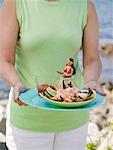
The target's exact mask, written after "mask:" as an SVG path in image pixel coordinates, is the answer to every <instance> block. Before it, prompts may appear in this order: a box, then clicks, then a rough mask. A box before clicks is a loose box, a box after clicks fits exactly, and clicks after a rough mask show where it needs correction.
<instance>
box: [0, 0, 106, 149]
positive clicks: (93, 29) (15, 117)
mask: <svg viewBox="0 0 113 150" xmlns="http://www.w3.org/2000/svg"><path fill="white" fill-rule="evenodd" d="M87 6H88V7H87ZM98 39H99V33H98V21H97V16H96V12H95V8H94V6H93V5H92V3H91V2H87V0H79V1H78V0H75V1H74V0H69V1H68V0H34V1H29V0H15V1H8V0H4V5H3V7H2V9H1V10H0V74H1V76H2V77H3V78H4V80H6V81H7V82H8V83H9V84H10V85H11V86H12V89H11V91H10V95H9V104H8V113H7V114H8V116H7V131H6V134H7V135H6V138H7V141H6V142H7V146H8V148H9V150H83V149H84V145H85V141H86V135H87V127H88V123H87V122H88V119H89V111H76V112H73V111H72V112H71V111H70V112H67V111H65V112H64V111H63V112H62V111H58V112H57V111H46V110H42V109H36V108H33V107H31V106H26V104H24V103H22V102H21V101H20V100H19V99H18V96H19V93H20V92H22V91H24V90H25V89H26V88H34V86H35V78H36V77H37V78H38V82H39V84H42V83H52V82H54V81H55V80H56V79H57V76H56V70H58V69H60V70H61V69H62V68H63V64H65V61H66V60H67V58H73V59H74V62H75V65H76V76H75V77H74V80H75V82H76V83H77V85H78V86H79V87H80V88H82V87H83V86H84V85H85V86H87V87H90V88H92V89H95V90H96V91H97V92H99V93H100V94H103V95H105V93H104V91H103V90H102V89H101V87H100V86H99V85H98V83H97V82H98V78H99V76H100V73H101V63H100V59H99V52H98ZM81 46H82V47H83V55H84V56H83V64H84V74H83V76H82V73H81V71H80V68H79V64H78V60H77V54H78V50H79V49H80V47H81ZM59 67H61V68H59ZM83 77H84V80H83Z"/></svg>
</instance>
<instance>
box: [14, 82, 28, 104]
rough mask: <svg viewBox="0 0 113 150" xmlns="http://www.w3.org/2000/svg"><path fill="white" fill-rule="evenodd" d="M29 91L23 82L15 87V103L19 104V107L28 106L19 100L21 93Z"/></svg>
mask: <svg viewBox="0 0 113 150" xmlns="http://www.w3.org/2000/svg"><path fill="white" fill-rule="evenodd" d="M26 90H28V88H27V87H26V86H25V85H23V84H22V83H21V82H19V83H16V84H15V86H14V101H15V103H17V104H18V105H19V106H27V104H25V103H23V102H22V101H20V99H19V95H20V93H21V92H24V91H26Z"/></svg>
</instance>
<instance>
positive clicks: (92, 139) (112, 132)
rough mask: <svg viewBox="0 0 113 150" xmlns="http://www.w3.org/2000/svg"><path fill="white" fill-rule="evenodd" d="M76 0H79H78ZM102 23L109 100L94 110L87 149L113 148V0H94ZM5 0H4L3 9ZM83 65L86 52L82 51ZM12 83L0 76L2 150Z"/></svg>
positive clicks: (104, 78) (104, 81) (3, 149)
mask: <svg viewBox="0 0 113 150" xmlns="http://www.w3.org/2000/svg"><path fill="white" fill-rule="evenodd" d="M75 1H76V0H75ZM93 3H94V5H95V7H96V11H97V14H98V19H99V23H100V43H99V51H100V56H101V60H102V65H103V70H102V75H101V77H100V80H99V82H100V84H101V86H103V88H104V89H105V91H106V92H107V96H106V104H105V105H104V106H102V107H101V108H98V109H94V110H92V111H91V117H90V123H89V129H88V136H87V144H86V150H113V0H93ZM2 5H3V0H0V9H2ZM79 61H80V64H81V65H82V53H81V52H80V54H79ZM9 90H10V86H9V85H7V83H6V82H4V81H3V80H2V79H1V78H0V150H6V149H7V148H6V146H5V121H6V106H7V102H8V93H9Z"/></svg>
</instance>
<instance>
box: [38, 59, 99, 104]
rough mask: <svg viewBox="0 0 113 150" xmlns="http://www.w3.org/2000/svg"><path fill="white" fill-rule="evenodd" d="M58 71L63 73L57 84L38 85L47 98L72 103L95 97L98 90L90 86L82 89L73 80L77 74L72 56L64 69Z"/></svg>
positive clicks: (40, 91)
mask: <svg viewBox="0 0 113 150" xmlns="http://www.w3.org/2000/svg"><path fill="white" fill-rule="evenodd" d="M57 73H59V74H62V75H63V76H62V77H61V78H60V79H59V82H58V83H57V84H51V85H49V84H42V85H40V86H39V87H38V91H39V93H41V94H42V95H43V96H45V97H46V98H48V99H50V100H54V101H58V102H69V103H72V102H83V101H86V100H90V99H92V98H94V97H95V94H96V92H95V91H94V90H91V89H90V88H88V89H82V90H81V89H79V88H78V86H77V85H76V83H75V82H74V81H73V79H72V76H73V75H75V73H76V68H75V67H74V60H73V59H72V58H68V60H67V63H66V66H65V67H64V70H63V71H57Z"/></svg>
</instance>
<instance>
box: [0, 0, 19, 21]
mask: <svg viewBox="0 0 113 150" xmlns="http://www.w3.org/2000/svg"><path fill="white" fill-rule="evenodd" d="M15 2H16V1H15V0H13V1H12V0H4V1H3V4H2V6H1V9H0V19H1V20H2V21H4V22H5V20H7V23H8V21H16V3H15Z"/></svg>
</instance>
